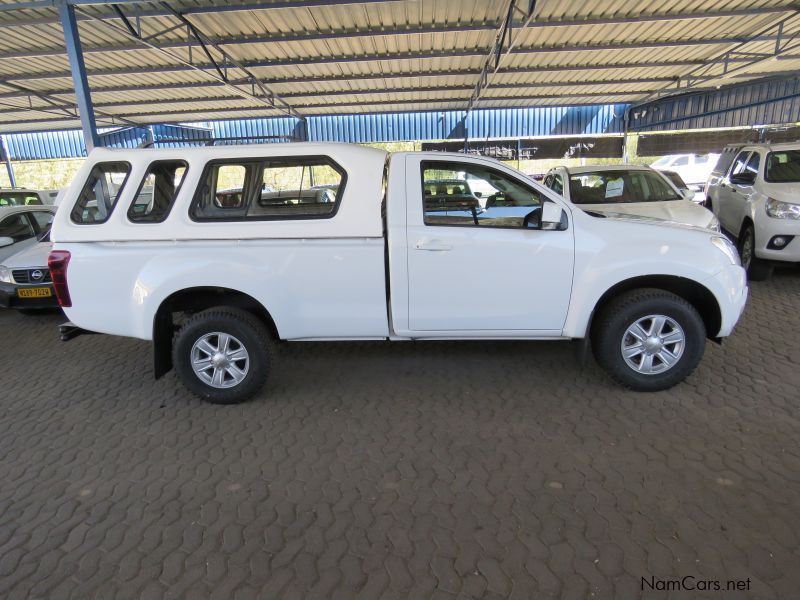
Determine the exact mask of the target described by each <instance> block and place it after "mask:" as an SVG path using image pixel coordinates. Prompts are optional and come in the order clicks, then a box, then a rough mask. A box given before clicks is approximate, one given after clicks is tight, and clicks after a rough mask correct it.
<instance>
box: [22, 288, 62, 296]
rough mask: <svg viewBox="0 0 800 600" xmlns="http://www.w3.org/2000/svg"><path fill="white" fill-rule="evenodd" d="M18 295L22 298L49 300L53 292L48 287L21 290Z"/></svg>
mask: <svg viewBox="0 0 800 600" xmlns="http://www.w3.org/2000/svg"><path fill="white" fill-rule="evenodd" d="M17 295H18V296H19V297H20V298H49V297H50V296H52V295H53V292H52V291H51V290H50V288H48V287H31V288H19V289H18V290H17Z"/></svg>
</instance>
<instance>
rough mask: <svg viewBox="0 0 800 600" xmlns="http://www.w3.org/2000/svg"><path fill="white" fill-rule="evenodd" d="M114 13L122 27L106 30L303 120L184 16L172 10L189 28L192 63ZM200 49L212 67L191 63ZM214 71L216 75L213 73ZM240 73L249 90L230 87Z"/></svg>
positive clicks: (109, 25)
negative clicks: (233, 74)
mask: <svg viewBox="0 0 800 600" xmlns="http://www.w3.org/2000/svg"><path fill="white" fill-rule="evenodd" d="M161 4H162V5H163V6H164V8H165V9H166V10H172V9H171V8H170V7H169V5H168V4H167V3H166V2H162V3H161ZM115 9H116V10H117V11H118V13H119V15H120V17H121V19H122V21H123V25H119V24H116V23H106V26H107V27H110V28H112V29H114V30H115V31H117V32H118V33H122V34H123V35H125V36H126V37H130V38H132V39H134V40H136V41H137V42H138V43H140V44H142V45H144V46H147V47H148V48H150V49H151V50H156V51H158V52H161V53H162V54H165V55H166V56H169V57H170V58H171V59H172V60H175V61H176V62H178V63H180V64H182V65H184V66H185V67H187V68H188V69H190V70H193V71H196V72H199V73H202V74H204V75H205V76H207V77H210V78H212V79H214V80H215V81H218V82H219V83H220V84H221V85H224V86H225V87H227V88H228V89H230V90H231V91H233V92H235V93H236V94H237V95H239V96H241V97H242V98H245V99H248V100H253V101H255V102H257V103H259V104H262V105H266V106H268V107H269V108H272V109H275V110H277V111H279V112H283V113H286V114H287V115H290V116H292V117H295V118H298V119H300V120H302V119H303V118H304V117H303V116H302V115H301V114H299V113H298V112H297V111H296V110H295V109H294V108H293V107H292V106H291V105H289V104H288V103H287V102H285V101H284V100H283V99H282V98H281V97H280V96H278V95H277V94H275V93H274V92H272V91H271V90H269V89H268V88H267V87H266V86H265V85H264V83H263V82H262V81H261V80H260V79H259V78H257V77H256V76H255V75H253V74H252V73H251V72H250V71H249V69H248V68H247V67H246V66H245V65H243V64H242V63H240V62H239V61H238V60H236V59H235V58H233V57H232V56H231V55H230V54H228V53H227V52H225V50H223V49H222V48H219V47H218V46H217V45H216V44H214V42H213V41H211V40H210V39H209V38H208V36H206V35H205V34H204V33H203V32H202V31H200V30H199V29H197V27H195V26H194V25H193V24H192V23H191V22H190V21H188V19H186V17H184V16H183V15H181V14H180V13H178V12H176V11H174V10H172V13H173V15H172V16H173V17H175V18H176V19H177V20H178V21H180V22H181V23H182V24H183V25H185V26H186V28H187V36H188V37H190V38H191V40H193V41H192V42H191V44H190V46H189V48H190V53H189V59H188V60H185V59H184V58H182V57H180V56H177V55H175V54H173V53H172V52H170V51H169V50H168V49H165V48H163V47H162V46H161V45H160V44H159V43H157V42H156V41H154V39H153V38H148V37H144V36H143V35H142V32H141V30H140V29H139V28H137V27H135V26H134V25H132V24H131V22H130V21H129V20H128V19H127V17H126V16H125V15H124V14H123V13H122V10H121V9H120V8H119V7H118V6H117V7H115ZM192 47H198V48H199V49H200V50H201V51H202V52H203V54H204V55H205V57H206V58H207V59H208V61H209V63H210V65H208V64H206V65H203V66H200V65H198V64H197V63H195V62H194V61H193V59H192V54H191V48H192ZM212 49H213V50H214V51H215V52H216V53H218V54H219V56H220V57H221V58H220V59H219V60H217V59H215V57H214V56H213V55H212V52H211V50H212ZM212 68H213V71H212ZM229 69H230V70H237V71H240V72H242V73H243V74H244V75H245V78H246V80H247V82H248V86H249V88H250V89H249V90H248V89H245V88H244V87H242V86H240V85H236V84H233V83H231V80H230V78H229V77H228V70H229Z"/></svg>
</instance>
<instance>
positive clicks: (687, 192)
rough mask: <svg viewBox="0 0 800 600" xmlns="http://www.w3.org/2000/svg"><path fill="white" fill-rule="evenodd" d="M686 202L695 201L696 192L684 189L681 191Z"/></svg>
mask: <svg viewBox="0 0 800 600" xmlns="http://www.w3.org/2000/svg"><path fill="white" fill-rule="evenodd" d="M681 194H683V198H684V200H694V190H693V189H690V188H683V189H682V190H681Z"/></svg>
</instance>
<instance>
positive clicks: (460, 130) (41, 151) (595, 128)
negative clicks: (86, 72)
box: [5, 104, 626, 160]
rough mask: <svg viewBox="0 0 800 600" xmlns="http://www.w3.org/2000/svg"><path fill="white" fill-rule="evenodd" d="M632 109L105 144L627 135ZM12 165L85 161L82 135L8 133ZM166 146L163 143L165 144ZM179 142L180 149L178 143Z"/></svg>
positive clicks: (216, 132) (293, 127)
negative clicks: (53, 160)
mask: <svg viewBox="0 0 800 600" xmlns="http://www.w3.org/2000/svg"><path fill="white" fill-rule="evenodd" d="M625 107H626V105H624V104H616V105H603V106H577V107H534V108H509V109H488V110H475V111H472V112H471V113H470V114H469V115H468V117H467V120H466V124H465V123H464V112H463V111H436V112H407V113H380V114H369V115H336V116H311V117H308V118H307V119H306V126H305V129H306V130H307V134H305V133H304V132H303V128H302V127H301V126H300V122H299V121H298V120H297V119H294V118H291V117H279V118H269V119H240V120H235V121H212V122H207V123H194V124H192V125H190V126H178V125H155V126H152V127H150V128H148V127H126V128H122V129H117V130H101V135H102V140H103V143H104V145H106V146H110V147H124V148H135V147H136V146H138V145H140V144H141V143H142V142H144V141H145V140H147V137H148V129H149V130H150V131H151V132H152V136H153V138H154V139H155V140H156V141H158V140H165V139H166V140H173V139H175V138H179V137H183V139H186V140H190V141H198V140H207V139H209V138H210V137H214V138H242V139H245V138H246V139H249V140H250V141H252V142H256V143H258V142H263V141H270V139H267V138H272V139H273V140H274V141H288V140H289V139H296V140H300V139H304V138H306V137H307V139H308V140H310V141H330V142H354V143H364V142H394V141H426V140H446V139H463V138H464V133H465V126H466V132H467V134H468V135H469V138H470V139H486V138H520V137H523V138H524V137H535V136H537V137H538V136H548V135H580V134H585V135H590V134H591V135H596V134H601V133H621V132H622V117H623V114H624V111H625ZM5 137H6V140H7V143H8V148H9V154H10V155H11V158H12V160H34V159H46V158H71V157H79V156H85V155H86V150H85V148H84V145H83V138H82V136H81V132H80V131H79V130H72V131H55V132H42V133H18V134H8V135H6V136H5ZM165 145H166V144H159V147H164V146H165ZM170 145H176V144H170Z"/></svg>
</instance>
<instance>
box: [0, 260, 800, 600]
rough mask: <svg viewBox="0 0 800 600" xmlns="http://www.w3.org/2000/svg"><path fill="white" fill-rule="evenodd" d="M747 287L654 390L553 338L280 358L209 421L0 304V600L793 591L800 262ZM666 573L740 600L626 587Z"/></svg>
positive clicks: (122, 367)
mask: <svg viewBox="0 0 800 600" xmlns="http://www.w3.org/2000/svg"><path fill="white" fill-rule="evenodd" d="M751 294H752V296H751V301H750V304H749V306H748V309H747V311H746V314H745V318H744V321H743V322H742V323H741V324H740V326H739V328H738V329H737V331H736V332H735V335H734V336H733V337H732V338H730V339H729V340H727V341H726V342H725V344H724V345H723V346H722V347H719V346H717V345H715V344H712V343H709V344H708V347H707V351H706V356H705V359H704V360H703V362H702V364H701V366H700V367H699V369H698V371H697V372H696V373H695V374H694V375H693V376H692V377H691V378H690V379H689V380H688V381H687V382H686V383H684V384H682V385H680V386H678V387H677V388H675V389H673V390H671V391H667V392H660V393H657V394H651V395H643V394H636V393H631V392H626V391H624V390H621V389H620V388H618V387H616V386H615V385H614V384H613V383H612V382H611V381H610V380H609V379H608V378H607V377H606V376H605V375H604V374H603V373H602V372H601V371H600V370H599V369H598V367H596V366H595V365H594V364H593V363H591V364H589V365H588V366H587V367H585V368H581V367H579V366H578V365H577V363H576V361H575V360H574V358H573V351H572V348H571V347H570V346H569V345H568V344H559V343H529V342H502V343H499V342H498V343H494V342H491V343H478V342H462V343H446V342H432V343H430V342H429V343H395V344H389V343H333V344H316V343H315V344H284V345H283V347H282V355H281V362H280V366H279V367H278V368H277V369H276V371H275V377H274V379H273V380H272V382H271V384H270V385H269V386H268V389H266V390H265V392H264V393H263V394H262V395H261V396H260V397H259V398H257V399H256V400H255V401H252V402H250V403H248V404H245V405H240V406H233V407H220V406H212V405H207V404H203V403H201V402H200V401H198V400H196V399H195V398H194V397H192V396H190V395H189V394H188V393H187V392H186V391H184V390H183V388H182V387H180V385H179V384H178V382H177V381H176V379H175V376H174V374H170V375H169V376H167V377H166V378H164V379H162V380H161V381H158V382H156V381H153V379H152V367H151V355H150V348H149V345H148V344H147V343H144V342H139V341H136V340H129V339H121V338H114V337H107V336H85V337H81V338H78V339H76V340H73V341H71V342H69V343H67V344H64V343H61V342H59V341H58V339H57V332H56V325H57V324H58V323H59V322H61V321H62V320H63V319H62V318H60V317H59V316H58V315H53V314H51V315H38V316H23V315H18V314H16V313H13V312H9V311H3V312H0V332H2V335H1V337H2V340H3V352H4V355H5V357H6V359H5V360H4V361H3V366H2V369H0V482H2V485H1V486H0V598H47V599H51V598H56V599H58V598H79V599H87V598H102V599H106V598H114V599H117V598H147V599H149V598H190V599H194V598H219V599H224V600H227V599H234V600H244V599H246V598H267V599H273V598H275V599H278V598H304V599H305V598H325V599H331V600H335V599H350V598H365V599H370V598H412V599H427V598H436V599H447V598H486V599H493V598H520V599H521V598H525V599H528V598H549V597H558V598H638V597H645V598H696V597H701V598H702V597H708V598H726V599H727V598H734V599H735V598H755V597H757V598H781V599H783V598H787V599H789V598H798V597H800V446H799V445H798V440H800V393H799V392H798V389H799V388H800V368H799V363H800V351H798V347H799V345H798V338H800V310H798V309H800V269H795V270H779V271H777V272H776V274H775V276H774V278H773V279H772V280H771V281H770V282H766V283H756V284H753V285H752V286H751ZM686 575H690V576H693V577H696V578H697V579H703V580H721V581H723V582H725V581H726V580H728V579H734V578H735V579H746V578H750V579H751V590H750V592H739V593H711V592H709V593H707V594H706V593H700V592H681V593H675V592H673V593H667V592H645V593H643V592H642V590H641V578H642V577H650V576H654V577H656V578H661V579H671V578H676V577H683V576H686Z"/></svg>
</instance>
